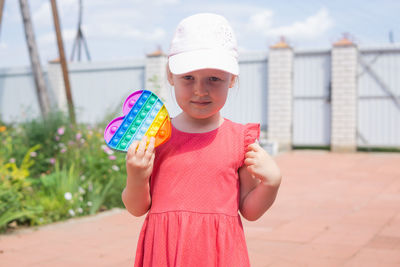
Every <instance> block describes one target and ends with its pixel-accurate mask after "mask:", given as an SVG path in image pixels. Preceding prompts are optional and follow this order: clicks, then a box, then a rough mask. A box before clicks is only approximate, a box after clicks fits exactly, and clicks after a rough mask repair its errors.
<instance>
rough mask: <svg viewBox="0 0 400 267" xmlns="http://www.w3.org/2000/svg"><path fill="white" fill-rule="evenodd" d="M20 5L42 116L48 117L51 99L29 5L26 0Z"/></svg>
mask: <svg viewBox="0 0 400 267" xmlns="http://www.w3.org/2000/svg"><path fill="white" fill-rule="evenodd" d="M19 5H20V8H21V14H22V19H23V23H24V29H25V37H26V42H27V45H28V50H29V56H30V60H31V65H32V72H33V76H34V79H35V85H36V94H37V97H38V100H39V106H40V111H41V112H42V116H44V117H46V116H47V115H48V114H49V112H50V100H49V96H48V94H47V90H46V83H45V81H44V78H43V72H42V67H41V65H40V60H39V53H38V49H37V46H36V41H35V34H34V32H33V26H32V21H31V17H30V12H29V6H28V2H27V1H26V0H19Z"/></svg>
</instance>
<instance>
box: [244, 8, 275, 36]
mask: <svg viewBox="0 0 400 267" xmlns="http://www.w3.org/2000/svg"><path fill="white" fill-rule="evenodd" d="M272 17H273V12H272V11H271V10H268V9H266V10H263V11H261V12H258V13H256V14H254V15H252V16H250V19H249V23H248V27H249V28H250V29H251V30H255V31H259V30H261V31H263V30H265V29H269V28H270V27H271V24H272Z"/></svg>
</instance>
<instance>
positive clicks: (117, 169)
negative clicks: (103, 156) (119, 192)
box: [111, 165, 119, 172]
mask: <svg viewBox="0 0 400 267" xmlns="http://www.w3.org/2000/svg"><path fill="white" fill-rule="evenodd" d="M111 169H113V170H114V171H116V172H117V171H119V167H118V166H117V165H112V166H111Z"/></svg>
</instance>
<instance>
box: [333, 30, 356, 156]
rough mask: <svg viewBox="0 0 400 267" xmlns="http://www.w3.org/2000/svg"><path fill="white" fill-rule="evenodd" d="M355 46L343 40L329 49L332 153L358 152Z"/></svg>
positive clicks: (345, 39)
mask: <svg viewBox="0 0 400 267" xmlns="http://www.w3.org/2000/svg"><path fill="white" fill-rule="evenodd" d="M357 55H358V49H357V46H356V45H355V44H354V43H352V42H351V41H349V40H348V39H347V38H346V37H344V38H343V39H341V40H340V41H338V42H336V43H335V44H334V45H333V49H332V93H331V95H332V102H331V109H332V110H331V116H332V118H331V120H332V122H331V123H332V124H331V150H332V151H336V152H338V151H343V152H349V151H350V152H351V151H356V150H357V66H358V56H357Z"/></svg>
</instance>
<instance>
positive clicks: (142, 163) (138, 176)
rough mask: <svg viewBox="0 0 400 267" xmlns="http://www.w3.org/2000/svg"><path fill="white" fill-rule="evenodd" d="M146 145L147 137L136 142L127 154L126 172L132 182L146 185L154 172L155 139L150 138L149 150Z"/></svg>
mask: <svg viewBox="0 0 400 267" xmlns="http://www.w3.org/2000/svg"><path fill="white" fill-rule="evenodd" d="M146 143H147V136H146V135H145V136H144V137H143V138H142V140H141V141H140V142H139V141H134V142H133V143H132V144H131V145H130V147H129V149H128V152H127V154H126V172H127V174H128V179H129V180H131V182H135V183H136V182H138V183H146V182H148V181H149V178H150V175H151V173H152V172H153V164H154V157H155V152H154V143H155V138H154V137H151V138H150V142H149V144H148V146H147V149H146Z"/></svg>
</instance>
